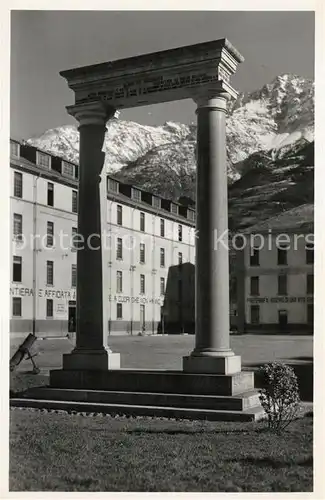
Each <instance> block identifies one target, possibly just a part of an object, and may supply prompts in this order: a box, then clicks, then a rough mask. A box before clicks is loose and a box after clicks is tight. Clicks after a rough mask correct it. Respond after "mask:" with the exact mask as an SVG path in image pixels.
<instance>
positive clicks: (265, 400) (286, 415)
mask: <svg viewBox="0 0 325 500" xmlns="http://www.w3.org/2000/svg"><path fill="white" fill-rule="evenodd" d="M258 374H259V375H260V376H261V378H262V381H263V382H262V387H263V389H260V391H259V398H260V402H261V405H262V407H263V409H264V411H265V413H266V418H267V422H268V428H269V429H270V430H273V431H275V432H281V431H282V430H283V429H285V428H286V427H287V426H288V425H289V424H290V423H291V422H292V421H293V420H294V419H295V418H296V416H297V413H298V411H299V407H300V397H299V388H298V381H297V377H296V375H295V372H294V370H293V369H292V368H291V367H290V366H287V365H285V364H284V363H279V362H273V363H266V364H265V365H263V366H261V368H260V369H259V373H258Z"/></svg>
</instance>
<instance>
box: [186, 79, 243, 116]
mask: <svg viewBox="0 0 325 500" xmlns="http://www.w3.org/2000/svg"><path fill="white" fill-rule="evenodd" d="M237 96H238V93H237V92H236V90H235V89H234V88H233V87H231V85H229V83H228V82H226V81H224V80H219V81H217V82H215V83H214V84H209V85H208V86H202V87H200V88H199V89H197V90H196V91H194V93H192V96H191V97H192V99H193V101H194V102H195V103H196V105H197V107H198V109H200V108H210V109H217V110H219V111H225V112H226V108H227V101H228V100H229V99H231V98H233V99H236V98H237Z"/></svg>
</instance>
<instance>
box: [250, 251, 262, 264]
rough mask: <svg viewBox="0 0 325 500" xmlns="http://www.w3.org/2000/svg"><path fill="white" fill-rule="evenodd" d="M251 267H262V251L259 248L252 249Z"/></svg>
mask: <svg viewBox="0 0 325 500" xmlns="http://www.w3.org/2000/svg"><path fill="white" fill-rule="evenodd" d="M250 265H251V266H259V265H260V251H259V250H258V249H257V248H252V249H251V254H250Z"/></svg>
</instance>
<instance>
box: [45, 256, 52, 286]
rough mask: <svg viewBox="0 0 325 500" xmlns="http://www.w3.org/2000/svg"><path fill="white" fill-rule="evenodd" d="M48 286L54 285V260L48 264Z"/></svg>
mask: <svg viewBox="0 0 325 500" xmlns="http://www.w3.org/2000/svg"><path fill="white" fill-rule="evenodd" d="M46 284H47V285H53V284H54V262H53V260H48V261H47V262H46Z"/></svg>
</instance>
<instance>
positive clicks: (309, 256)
mask: <svg viewBox="0 0 325 500" xmlns="http://www.w3.org/2000/svg"><path fill="white" fill-rule="evenodd" d="M306 264H314V249H313V248H306Z"/></svg>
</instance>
